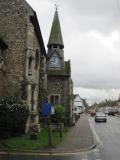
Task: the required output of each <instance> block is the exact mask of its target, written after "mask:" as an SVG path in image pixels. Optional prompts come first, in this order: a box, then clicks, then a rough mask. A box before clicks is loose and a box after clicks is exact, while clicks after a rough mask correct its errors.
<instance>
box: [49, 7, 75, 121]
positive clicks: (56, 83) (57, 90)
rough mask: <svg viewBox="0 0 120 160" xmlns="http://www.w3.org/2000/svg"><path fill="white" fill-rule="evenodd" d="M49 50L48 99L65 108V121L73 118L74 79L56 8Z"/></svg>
mask: <svg viewBox="0 0 120 160" xmlns="http://www.w3.org/2000/svg"><path fill="white" fill-rule="evenodd" d="M47 47H48V51H47V86H48V101H49V103H51V104H53V105H55V106H56V105H62V106H63V107H64V108H65V122H66V124H71V123H72V120H73V109H72V108H73V81H72V78H71V63H70V60H68V61H65V59H64V43H63V37H62V32H61V26H60V21H59V15H58V11H57V8H56V11H55V14H54V19H53V23H52V28H51V33H50V37H49V41H48V45H47Z"/></svg>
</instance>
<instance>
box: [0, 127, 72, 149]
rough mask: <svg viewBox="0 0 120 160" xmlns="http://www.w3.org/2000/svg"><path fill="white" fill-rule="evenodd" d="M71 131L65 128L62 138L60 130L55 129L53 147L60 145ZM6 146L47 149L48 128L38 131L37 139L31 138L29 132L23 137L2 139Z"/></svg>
mask: <svg viewBox="0 0 120 160" xmlns="http://www.w3.org/2000/svg"><path fill="white" fill-rule="evenodd" d="M68 131H69V129H68V128H67V129H65V130H64V131H63V137H62V139H61V138H60V133H59V132H58V131H54V132H52V134H51V135H52V136H51V137H52V147H55V146H56V145H58V144H59V143H60V142H61V141H62V140H63V138H64V137H65V135H66V134H67V132H68ZM2 142H3V144H4V146H6V147H7V148H8V149H11V150H25V149H26V150H34V149H38V150H39V149H45V148H47V147H48V144H49V143H48V128H47V127H45V128H43V129H41V132H40V133H38V135H37V140H31V139H30V136H29V135H28V134H25V135H23V136H21V137H14V138H9V139H6V140H4V141H2ZM2 147H3V146H2V145H1V146H0V148H1V149H2Z"/></svg>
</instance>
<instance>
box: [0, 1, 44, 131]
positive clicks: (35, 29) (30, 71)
mask: <svg viewBox="0 0 120 160" xmlns="http://www.w3.org/2000/svg"><path fill="white" fill-rule="evenodd" d="M46 90H47V75H46V51H45V46H44V42H43V38H42V34H41V30H40V26H39V23H38V19H37V15H36V12H35V11H34V10H33V9H32V8H31V6H30V5H29V4H28V3H27V2H26V1H25V0H22V1H21V0H5V1H4V0H0V97H2V96H16V97H18V98H20V99H22V100H24V101H26V102H27V104H28V106H29V110H30V116H29V119H28V122H27V127H26V132H27V131H28V128H29V125H30V123H36V124H37V126H38V129H40V125H39V113H38V106H39V103H40V101H41V102H42V100H43V99H44V98H45V97H46V93H47V92H46ZM31 115H34V119H33V118H32V119H31Z"/></svg>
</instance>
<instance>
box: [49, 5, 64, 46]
mask: <svg viewBox="0 0 120 160" xmlns="http://www.w3.org/2000/svg"><path fill="white" fill-rule="evenodd" d="M52 45H59V46H60V47H61V48H64V44H63V38H62V33H61V27H60V21H59V15H58V10H57V7H56V11H55V15H54V19H53V23H52V28H51V33H50V37H49V41H48V45H47V46H48V47H50V46H52Z"/></svg>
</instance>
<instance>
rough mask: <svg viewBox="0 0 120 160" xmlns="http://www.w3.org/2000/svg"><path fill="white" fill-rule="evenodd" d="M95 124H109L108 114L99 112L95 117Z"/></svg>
mask: <svg viewBox="0 0 120 160" xmlns="http://www.w3.org/2000/svg"><path fill="white" fill-rule="evenodd" d="M95 122H107V117H106V114H105V113H103V112H97V113H96V115H95Z"/></svg>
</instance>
